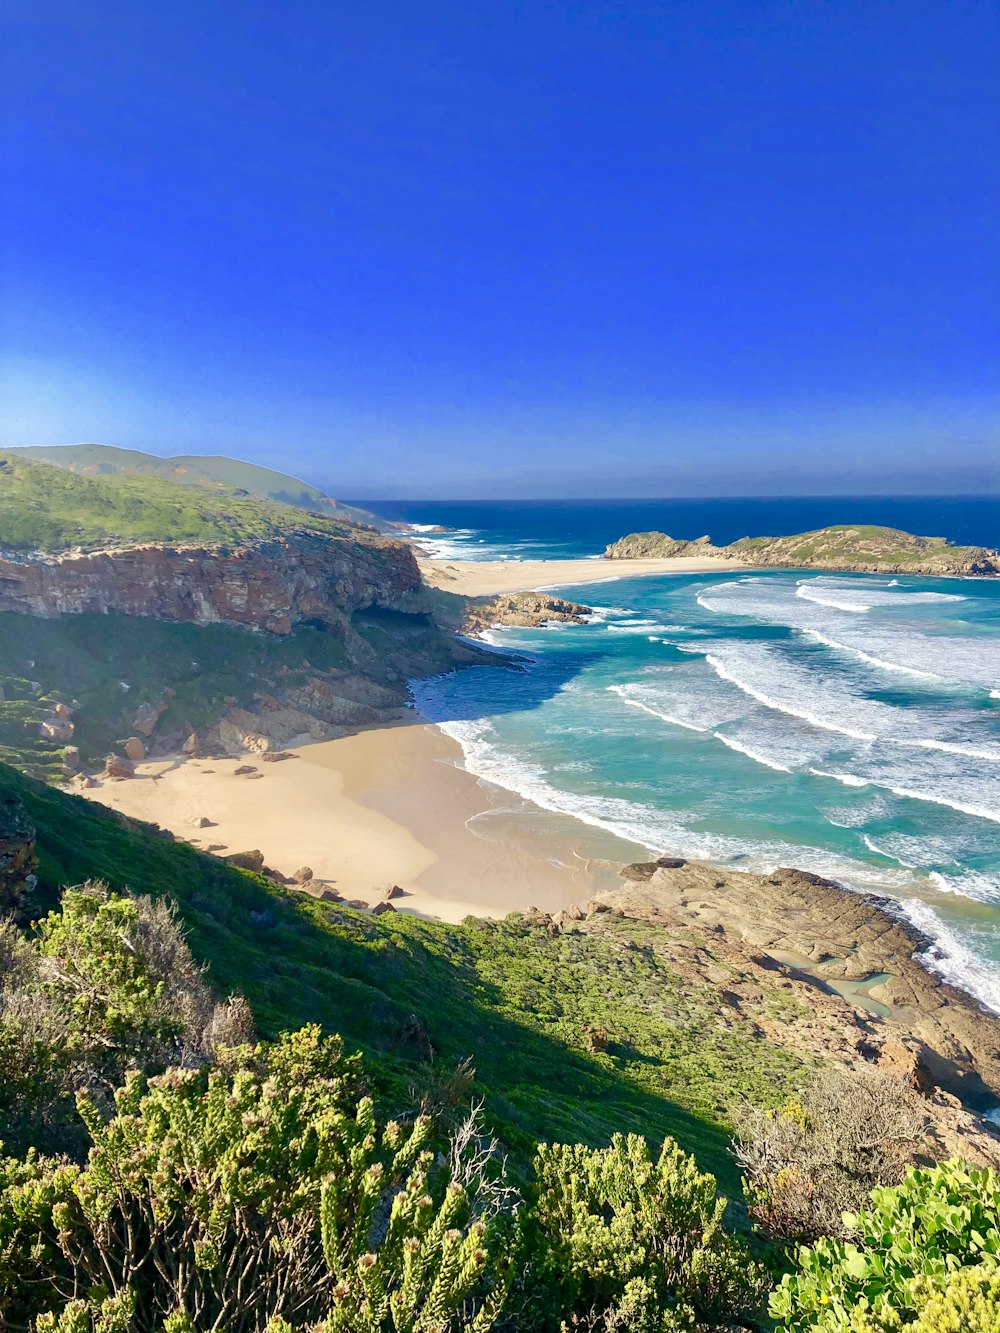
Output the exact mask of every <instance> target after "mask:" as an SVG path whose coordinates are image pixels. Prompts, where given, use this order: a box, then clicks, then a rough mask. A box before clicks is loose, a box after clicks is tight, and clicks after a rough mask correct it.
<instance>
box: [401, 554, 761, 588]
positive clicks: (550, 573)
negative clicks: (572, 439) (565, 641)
mask: <svg viewBox="0 0 1000 1333" xmlns="http://www.w3.org/2000/svg"><path fill="white" fill-rule="evenodd" d="M741 568H743V565H742V562H741V561H739V560H723V559H721V558H720V557H718V556H716V557H711V556H709V557H706V558H705V559H702V560H699V559H685V558H684V557H683V556H680V557H676V558H674V559H670V560H605V559H604V558H603V557H601V558H599V559H595V560H482V561H477V560H464V561H461V560H421V561H420V569H421V571H422V573H423V576H424V579H425V581H426V582H427V583H429V584H430V585H431V587H433V588H441V589H444V590H445V591H447V592H456V593H461V594H462V595H463V596H465V597H486V596H489V595H490V594H491V593H497V592H528V591H532V590H534V589H536V588H558V587H565V586H567V585H573V584H577V583H603V582H606V581H607V580H608V579H624V578H629V579H633V578H638V577H640V576H643V575H648V574H706V573H719V572H724V571H726V570H729V569H741Z"/></svg>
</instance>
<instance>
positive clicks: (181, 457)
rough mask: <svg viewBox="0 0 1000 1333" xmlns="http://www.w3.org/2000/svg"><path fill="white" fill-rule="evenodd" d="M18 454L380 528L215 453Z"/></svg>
mask: <svg viewBox="0 0 1000 1333" xmlns="http://www.w3.org/2000/svg"><path fill="white" fill-rule="evenodd" d="M12 452H14V453H17V454H21V455H22V456H23V457H26V458H33V459H37V460H39V461H41V462H45V463H54V464H55V465H56V467H61V468H64V469H65V470H66V471H67V472H74V473H76V474H77V475H79V476H109V475H114V474H119V473H121V474H125V475H127V476H140V477H158V478H159V479H160V480H161V481H173V482H178V483H180V484H181V485H184V486H201V487H207V488H209V489H215V488H216V487H217V486H226V487H230V488H233V489H236V490H244V491H247V492H248V493H249V494H250V495H252V496H255V497H256V498H257V499H259V500H276V501H278V503H280V504H286V505H291V506H292V508H293V509H304V510H305V511H306V512H307V513H310V514H320V515H322V516H324V517H326V518H336V519H339V520H340V521H342V522H345V523H365V524H374V523H377V520H376V519H375V516H374V515H373V514H369V513H368V512H367V510H364V509H356V508H355V507H354V506H353V505H345V504H341V503H340V501H339V500H334V499H332V497H331V496H329V495H326V494H324V492H323V491H321V490H319V488H318V487H316V486H310V485H309V484H308V482H304V481H299V479H298V478H297V477H290V476H287V475H286V474H285V473H283V472H275V471H274V470H273V469H271V468H266V467H258V466H257V464H255V463H244V462H241V461H240V460H239V459H235V458H225V457H222V456H221V455H210V454H205V455H202V454H178V455H176V456H175V457H171V458H159V457H158V456H157V455H155V454H146V453H141V452H140V451H139V450H137V449H118V448H115V447H114V446H113V445H110V444H57V445H33V446H29V447H25V448H21V449H15V450H13V451H12Z"/></svg>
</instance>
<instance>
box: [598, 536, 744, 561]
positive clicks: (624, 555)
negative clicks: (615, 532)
mask: <svg viewBox="0 0 1000 1333" xmlns="http://www.w3.org/2000/svg"><path fill="white" fill-rule="evenodd" d="M724 554H725V550H724V549H721V550H720V548H719V547H717V546H713V545H712V539H711V538H710V537H707V536H706V537H697V538H695V540H694V541H683V540H679V539H678V538H676V537H668V536H667V534H666V533H665V532H630V533H629V535H628V536H627V537H620V538H619V539H618V541H616V542H612V543H611V545H610V546H608V547H606V548H605V551H604V556H605V559H607V560H671V559H673V558H674V557H675V556H691V557H692V558H694V557H699V556H700V557H702V558H704V557H705V556H716V555H724Z"/></svg>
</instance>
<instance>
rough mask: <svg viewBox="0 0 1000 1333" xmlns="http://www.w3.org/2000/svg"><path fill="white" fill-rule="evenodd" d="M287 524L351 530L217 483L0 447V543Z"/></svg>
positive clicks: (40, 546)
mask: <svg viewBox="0 0 1000 1333" xmlns="http://www.w3.org/2000/svg"><path fill="white" fill-rule="evenodd" d="M290 532H314V533H317V534H319V535H322V536H354V535H357V529H356V528H354V527H352V526H351V525H350V524H348V523H346V522H342V521H340V520H338V519H333V518H323V517H321V516H319V515H313V514H306V513H304V512H302V511H301V510H298V509H293V508H291V507H289V506H287V505H284V504H278V503H275V502H273V501H266V500H258V499H254V498H251V497H248V496H243V495H237V494H234V492H232V491H230V490H226V489H223V488H222V487H216V488H206V489H205V490H195V489H193V488H187V487H184V488H181V487H179V486H177V485H176V483H174V482H172V481H166V480H163V479H162V478H160V477H156V476H150V475H135V476H133V475H128V474H124V473H121V474H119V473H109V474H95V475H87V476H84V475H78V474H76V473H73V472H67V471H64V470H63V469H61V468H56V467H53V466H52V465H51V464H49V463H44V462H35V461H33V460H31V459H28V458H26V457H24V455H23V454H18V453H17V452H15V451H12V450H6V451H0V547H3V548H6V549H7V550H14V551H32V550H41V551H46V552H58V551H65V550H68V549H70V548H72V547H81V548H83V549H84V550H96V549H99V548H101V547H104V546H109V545H115V544H118V543H137V542H165V543H169V544H177V543H184V542H204V543H208V544H213V545H222V546H230V547H232V546H239V545H241V544H242V543H244V542H246V541H249V540H254V539H260V538H267V537H279V536H283V535H287V534H288V533H290Z"/></svg>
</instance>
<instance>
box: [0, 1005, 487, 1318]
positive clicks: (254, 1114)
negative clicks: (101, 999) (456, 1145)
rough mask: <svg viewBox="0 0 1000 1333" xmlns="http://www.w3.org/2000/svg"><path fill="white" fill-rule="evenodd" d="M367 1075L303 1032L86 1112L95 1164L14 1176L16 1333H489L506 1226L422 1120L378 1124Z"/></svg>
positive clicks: (8, 1195) (8, 1165)
mask: <svg viewBox="0 0 1000 1333" xmlns="http://www.w3.org/2000/svg"><path fill="white" fill-rule="evenodd" d="M359 1074H360V1067H359V1063H358V1059H357V1057H346V1056H345V1055H344V1053H343V1050H342V1047H341V1043H340V1041H339V1039H337V1038H327V1039H324V1038H323V1037H322V1036H321V1035H320V1033H319V1030H318V1029H317V1028H307V1029H303V1030H302V1031H300V1032H298V1033H295V1034H293V1035H289V1036H286V1037H284V1038H282V1039H281V1040H280V1041H278V1042H277V1043H275V1044H274V1045H273V1046H258V1047H256V1048H251V1047H241V1048H238V1049H236V1050H234V1051H231V1052H229V1053H227V1054H226V1055H225V1056H224V1057H223V1058H222V1059H221V1060H220V1063H219V1064H218V1065H217V1066H216V1067H215V1068H202V1069H200V1070H182V1069H176V1068H175V1069H170V1070H168V1071H167V1072H166V1073H165V1074H163V1075H160V1076H159V1077H155V1078H152V1079H149V1080H144V1079H143V1078H142V1077H141V1076H139V1075H132V1076H130V1078H129V1079H128V1081H127V1083H126V1085H125V1087H124V1088H123V1089H122V1090H121V1092H120V1093H119V1094H118V1097H117V1105H116V1113H115V1115H114V1116H113V1117H112V1118H111V1119H110V1120H109V1121H108V1122H107V1123H105V1122H104V1120H103V1119H102V1118H101V1116H100V1114H99V1113H98V1111H97V1108H96V1107H95V1105H94V1104H93V1103H92V1102H89V1101H87V1100H86V1099H82V1100H81V1112H82V1114H83V1116H84V1119H85V1121H86V1123H87V1127H88V1130H89V1132H90V1134H91V1137H92V1140H93V1146H92V1148H91V1151H90V1154H89V1156H88V1160H87V1164H86V1165H85V1166H84V1167H78V1166H73V1165H67V1164H65V1163H63V1162H58V1161H53V1160H51V1159H43V1158H39V1157H37V1156H35V1155H29V1157H28V1159H27V1160H26V1161H25V1162H23V1163H13V1162H11V1161H9V1160H8V1161H6V1162H4V1163H3V1164H2V1166H0V1293H2V1294H0V1322H2V1324H3V1327H5V1328H11V1329H16V1328H28V1327H34V1328H35V1329H36V1330H39V1333H41V1330H57V1329H58V1330H60V1333H70V1331H71V1330H72V1333H77V1330H78V1329H79V1330H85V1331H86V1333H91V1331H92V1330H93V1333H118V1330H119V1328H122V1329H124V1328H127V1329H128V1330H130V1333H185V1331H188V1330H190V1331H192V1333H193V1331H194V1330H197V1333H202V1331H203V1330H204V1331H205V1333H207V1331H208V1330H213V1329H226V1330H227V1333H262V1330H264V1329H266V1328H269V1327H270V1328H272V1329H273V1330H275V1333H277V1330H278V1329H283V1330H288V1333H291V1331H292V1330H297V1329H300V1328H301V1329H303V1330H304V1329H305V1327H306V1326H308V1327H309V1328H313V1327H318V1329H319V1330H322V1333H341V1331H344V1333H346V1331H347V1330H350V1333H381V1330H387V1329H393V1330H397V1331H398V1333H417V1330H422V1331H423V1333H431V1330H435V1331H436V1333H447V1330H450V1329H458V1328H461V1329H463V1330H468V1331H469V1333H480V1331H483V1333H484V1331H485V1330H487V1329H489V1328H490V1327H491V1326H492V1324H493V1322H494V1321H495V1318H496V1315H497V1312H498V1311H499V1309H500V1307H501V1306H502V1304H503V1301H504V1297H505V1292H506V1265H505V1263H504V1262H503V1258H502V1256H503V1254H504V1253H506V1252H507V1250H508V1248H509V1247H508V1246H506V1245H505V1244H503V1242H502V1233H503V1226H502V1224H501V1222H500V1221H498V1220H497V1219H495V1218H494V1219H491V1220H488V1221H487V1220H482V1219H479V1218H473V1217H472V1203H471V1201H470V1198H469V1195H468V1193H467V1191H466V1190H465V1188H463V1186H462V1185H460V1184H459V1183H458V1182H457V1181H455V1180H450V1179H449V1175H448V1171H447V1169H446V1168H445V1167H444V1166H443V1165H436V1164H435V1153H434V1152H433V1151H432V1149H431V1139H432V1134H433V1128H434V1127H433V1124H432V1122H431V1121H430V1120H429V1119H428V1118H427V1117H422V1116H421V1117H418V1118H417V1119H416V1120H415V1121H414V1122H413V1123H412V1124H411V1125H410V1126H409V1127H404V1126H403V1125H401V1124H399V1123H398V1122H395V1121H390V1122H389V1123H388V1124H385V1125H381V1126H380V1125H379V1124H378V1123H377V1120H376V1116H375V1112H374V1108H373V1106H372V1103H371V1100H370V1099H369V1098H367V1097H365V1096H363V1095H362V1092H361V1088H360V1085H359ZM32 1320H35V1321H37V1322H35V1323H34V1324H33V1325H32Z"/></svg>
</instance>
